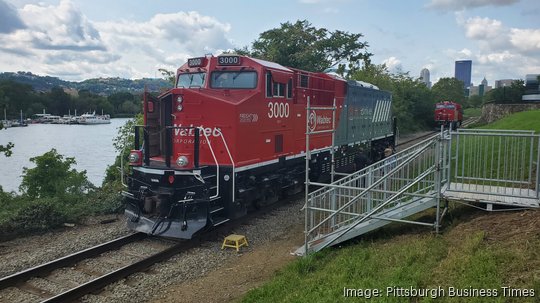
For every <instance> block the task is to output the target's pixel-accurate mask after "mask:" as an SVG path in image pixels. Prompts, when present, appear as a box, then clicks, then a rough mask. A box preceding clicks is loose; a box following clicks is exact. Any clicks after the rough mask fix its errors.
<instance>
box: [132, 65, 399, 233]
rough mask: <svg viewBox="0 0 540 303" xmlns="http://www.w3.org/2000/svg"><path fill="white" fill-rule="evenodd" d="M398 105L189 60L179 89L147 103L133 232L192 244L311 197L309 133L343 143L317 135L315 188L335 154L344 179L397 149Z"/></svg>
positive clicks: (384, 96) (284, 71) (282, 74)
mask: <svg viewBox="0 0 540 303" xmlns="http://www.w3.org/2000/svg"><path fill="white" fill-rule="evenodd" d="M308 100H309V102H310V105H311V106H312V107H313V108H315V109H313V110H311V111H309V112H307V111H306V106H307V104H308ZM334 104H335V107H333V106H334ZM391 105H392V98H391V95H390V93H389V92H385V91H381V90H379V89H377V88H376V87H373V86H371V85H368V84H366V83H361V82H357V81H346V80H344V79H342V78H340V77H338V76H334V75H330V74H325V73H312V72H306V71H302V70H298V69H294V68H288V67H284V66H281V65H279V64H277V63H273V62H268V61H264V60H260V59H255V58H250V57H245V56H237V55H221V56H217V57H214V56H207V57H199V58H192V59H189V60H188V62H187V63H185V64H184V65H182V66H181V67H180V68H179V69H178V71H177V75H176V86H175V88H173V89H171V90H169V91H167V92H165V93H163V94H161V95H160V96H158V97H157V98H154V97H152V96H150V95H149V94H145V100H144V125H142V126H138V127H136V129H135V148H134V150H132V151H131V154H130V157H129V161H130V165H131V167H132V169H131V174H130V175H129V177H128V179H127V180H128V190H127V191H124V192H123V195H124V196H125V198H126V202H127V203H126V210H125V213H126V215H127V217H128V226H129V228H131V229H133V230H136V231H141V232H145V233H148V234H152V235H160V236H165V237H173V238H184V239H189V238H191V237H193V236H194V235H195V234H196V233H197V232H200V231H201V230H203V229H205V228H211V227H213V226H217V225H219V224H222V223H224V222H226V221H228V220H231V219H234V218H238V217H241V216H244V215H246V214H247V213H248V212H249V211H250V210H252V209H256V208H260V207H263V206H265V205H267V204H270V203H273V202H276V201H277V200H278V199H280V198H282V197H284V196H287V195H293V194H296V193H299V192H301V191H302V190H303V187H304V178H305V174H304V172H305V160H304V157H305V155H306V130H307V129H309V130H311V131H314V132H317V131H319V130H321V131H322V130H331V129H332V128H335V142H334V144H332V135H331V133H329V132H320V133H318V134H314V135H311V136H310V140H309V143H310V146H309V149H310V151H311V153H312V159H311V162H310V168H309V175H310V179H311V180H321V179H324V178H326V177H327V176H328V175H329V173H330V170H331V166H330V165H331V163H330V158H331V157H330V150H331V148H334V147H333V146H335V149H334V150H335V169H336V170H337V171H342V172H351V171H353V170H354V169H360V168H361V166H363V165H365V162H366V161H365V159H366V158H369V159H371V160H378V159H380V158H382V155H383V151H384V149H385V148H387V147H388V146H393V145H394V125H393V123H392V121H393V119H392V110H391V107H392V106H391ZM331 107H333V108H335V115H334V114H332V110H331V109H328V108H331ZM333 117H335V121H333Z"/></svg>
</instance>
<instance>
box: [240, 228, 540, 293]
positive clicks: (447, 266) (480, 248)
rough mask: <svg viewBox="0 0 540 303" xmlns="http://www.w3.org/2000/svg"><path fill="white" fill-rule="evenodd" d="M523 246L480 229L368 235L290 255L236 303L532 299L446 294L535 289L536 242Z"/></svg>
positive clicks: (538, 241) (536, 286)
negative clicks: (399, 293)
mask: <svg viewBox="0 0 540 303" xmlns="http://www.w3.org/2000/svg"><path fill="white" fill-rule="evenodd" d="M456 225H458V226H459V224H456ZM529 244H530V245H528V246H511V247H508V246H501V245H500V244H499V243H497V242H490V241H489V240H488V239H487V237H486V233H485V232H484V231H482V230H478V231H472V232H471V231H467V233H465V234H464V233H460V232H447V233H445V234H444V235H442V236H437V235H434V234H432V233H430V232H422V233H416V234H404V235H400V236H397V237H394V238H393V239H384V238H383V239H376V238H375V239H371V241H369V240H368V241H362V242H359V243H356V244H355V245H349V246H346V247H342V248H337V249H336V248H333V249H327V250H324V251H322V252H319V253H315V254H313V255H310V256H308V257H305V258H301V259H298V260H296V261H295V262H293V263H291V264H290V265H288V266H287V267H286V268H284V269H283V270H281V271H279V272H278V273H277V274H276V276H275V277H274V279H273V280H272V281H270V282H268V283H267V284H266V285H264V286H262V287H260V288H257V289H254V290H252V291H250V292H249V293H248V294H247V295H246V296H245V297H244V298H243V300H242V302H298V303H303V302H305V303H312V302H351V301H352V302H355V301H360V302H368V301H369V302H532V301H528V300H523V298H509V297H503V296H498V297H495V298H493V297H489V298H483V297H478V296H477V297H472V298H463V297H459V298H458V297H449V291H450V288H451V287H453V288H455V289H459V290H468V291H470V290H471V289H492V290H495V291H496V292H498V293H499V294H500V293H502V289H501V287H502V286H506V285H511V286H512V287H515V288H526V289H535V290H536V293H538V291H540V288H539V285H538V282H535V273H534V272H531V271H527V269H526V266H527V262H528V260H527V259H528V258H533V257H534V256H536V257H537V256H538V253H537V251H536V249H537V247H538V246H539V245H540V240H538V239H536V240H533V243H529ZM531 256H533V257H531ZM536 274H537V273H536ZM509 281H513V282H514V283H515V284H509ZM516 281H518V282H516ZM439 287H440V288H441V289H443V291H444V292H445V294H444V296H438V295H437V293H435V294H434V293H433V292H431V293H428V295H427V296H422V297H420V296H419V297H414V298H411V299H410V300H409V298H406V297H396V296H393V295H392V292H390V293H387V291H388V289H389V288H390V290H393V289H395V288H405V289H409V288H413V289H430V290H431V289H438V288H439ZM344 288H350V289H354V290H357V291H358V290H364V291H367V290H373V289H377V290H379V291H380V293H381V295H380V296H379V297H372V298H366V297H365V296H364V297H363V298H358V297H350V296H349V297H346V296H344ZM349 294H350V292H349ZM439 294H440V293H439ZM431 295H437V297H436V298H432V297H431Z"/></svg>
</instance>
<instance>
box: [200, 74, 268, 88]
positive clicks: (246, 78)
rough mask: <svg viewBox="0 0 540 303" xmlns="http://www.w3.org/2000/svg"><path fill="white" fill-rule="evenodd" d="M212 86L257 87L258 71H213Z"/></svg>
mask: <svg viewBox="0 0 540 303" xmlns="http://www.w3.org/2000/svg"><path fill="white" fill-rule="evenodd" d="M210 87H211V88H227V89H234V88H239V89H242V88H244V89H245V88H255V87H257V73H256V72H252V71H223V72H221V71H217V72H213V73H212V77H211V79H210Z"/></svg>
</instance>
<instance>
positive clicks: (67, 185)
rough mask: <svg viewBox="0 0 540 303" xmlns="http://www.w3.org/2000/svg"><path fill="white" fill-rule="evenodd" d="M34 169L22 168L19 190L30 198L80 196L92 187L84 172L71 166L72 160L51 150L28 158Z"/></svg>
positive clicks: (73, 161)
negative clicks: (33, 164) (34, 165)
mask: <svg viewBox="0 0 540 303" xmlns="http://www.w3.org/2000/svg"><path fill="white" fill-rule="evenodd" d="M30 161H31V162H34V163H35V164H36V167H35V168H26V167H24V168H23V179H22V183H21V185H20V187H19V189H20V190H21V191H22V192H23V193H25V194H26V195H28V196H29V197H30V198H44V197H56V196H64V195H66V194H71V195H80V194H83V193H85V192H88V191H89V190H90V189H91V188H92V187H93V186H92V184H91V183H90V182H89V181H88V180H87V178H86V171H82V172H78V171H76V170H75V169H72V168H71V166H72V165H74V164H76V162H75V159H74V158H70V157H67V158H66V159H65V160H64V157H63V156H62V155H60V154H58V153H57V152H56V149H54V148H53V149H51V150H50V151H48V152H46V153H45V154H43V155H41V156H37V157H33V158H30Z"/></svg>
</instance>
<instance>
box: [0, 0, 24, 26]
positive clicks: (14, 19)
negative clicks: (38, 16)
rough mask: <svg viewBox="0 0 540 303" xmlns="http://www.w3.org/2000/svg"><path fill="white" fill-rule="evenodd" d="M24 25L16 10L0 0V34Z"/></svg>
mask: <svg viewBox="0 0 540 303" xmlns="http://www.w3.org/2000/svg"><path fill="white" fill-rule="evenodd" d="M25 27H26V26H25V25H24V22H23V21H22V20H21V18H20V17H19V14H18V13H17V10H16V9H15V8H14V7H12V6H11V5H10V4H8V3H6V2H5V1H3V0H0V34H2V33H4V34H7V33H11V32H14V31H16V30H18V29H23V28H25Z"/></svg>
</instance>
